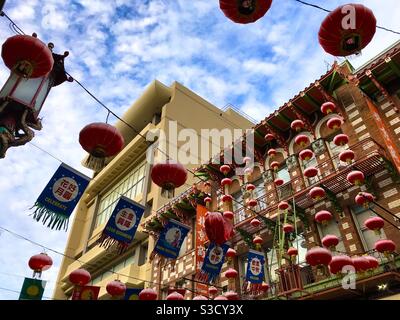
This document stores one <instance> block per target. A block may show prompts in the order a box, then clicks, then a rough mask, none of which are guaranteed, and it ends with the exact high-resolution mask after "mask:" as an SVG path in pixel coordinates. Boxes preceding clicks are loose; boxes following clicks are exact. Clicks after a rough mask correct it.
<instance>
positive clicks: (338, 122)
mask: <svg viewBox="0 0 400 320" xmlns="http://www.w3.org/2000/svg"><path fill="white" fill-rule="evenodd" d="M342 124H343V121H342V119H340V118H339V117H334V118H330V119H329V120H328V122H327V123H326V125H327V127H328V128H329V129H331V130H337V129H339V128H340V127H341V126H342Z"/></svg>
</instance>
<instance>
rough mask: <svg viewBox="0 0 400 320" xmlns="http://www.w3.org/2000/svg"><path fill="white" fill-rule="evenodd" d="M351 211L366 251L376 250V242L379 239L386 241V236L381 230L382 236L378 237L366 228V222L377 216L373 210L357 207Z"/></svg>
mask: <svg viewBox="0 0 400 320" xmlns="http://www.w3.org/2000/svg"><path fill="white" fill-rule="evenodd" d="M351 211H352V213H353V217H354V218H355V219H354V221H355V224H356V227H357V231H358V233H359V235H360V238H361V242H362V243H363V245H364V249H365V250H366V251H369V250H372V249H374V245H375V242H376V241H378V240H379V239H386V235H385V232H384V231H383V230H381V236H378V235H376V234H375V232H374V231H372V230H369V229H367V228H366V227H365V226H364V222H365V220H367V219H368V218H371V217H374V216H376V215H375V214H374V213H373V212H372V211H371V210H369V209H365V208H363V207H359V206H357V207H353V208H351Z"/></svg>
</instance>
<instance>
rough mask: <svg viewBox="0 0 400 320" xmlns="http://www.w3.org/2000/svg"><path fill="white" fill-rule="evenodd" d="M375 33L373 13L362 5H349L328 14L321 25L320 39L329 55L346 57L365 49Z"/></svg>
mask: <svg viewBox="0 0 400 320" xmlns="http://www.w3.org/2000/svg"><path fill="white" fill-rule="evenodd" d="M375 32H376V18H375V16H374V14H373V12H372V11H371V10H370V9H368V8H367V7H365V6H363V5H362V4H348V5H343V6H340V7H338V8H337V9H335V10H334V11H332V12H330V13H329V14H328V16H327V17H326V18H325V20H324V21H323V22H322V24H321V28H320V30H319V33H318V38H319V43H320V44H321V46H322V48H323V49H324V50H325V51H326V52H327V53H329V54H331V55H333V56H336V57H345V56H349V55H352V54H356V53H359V52H360V51H361V50H362V49H364V48H365V47H366V46H367V45H368V44H369V43H370V42H371V40H372V38H373V37H374V35H375Z"/></svg>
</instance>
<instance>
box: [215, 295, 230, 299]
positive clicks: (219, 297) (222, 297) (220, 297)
mask: <svg viewBox="0 0 400 320" xmlns="http://www.w3.org/2000/svg"><path fill="white" fill-rule="evenodd" d="M214 300H228V298H227V297H225V296H218V297H215V298H214Z"/></svg>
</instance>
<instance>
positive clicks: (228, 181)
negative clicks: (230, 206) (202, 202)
mask: <svg viewBox="0 0 400 320" xmlns="http://www.w3.org/2000/svg"><path fill="white" fill-rule="evenodd" d="M231 184H232V179H230V178H224V179H222V180H221V186H223V187H224V186H230V185H231Z"/></svg>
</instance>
